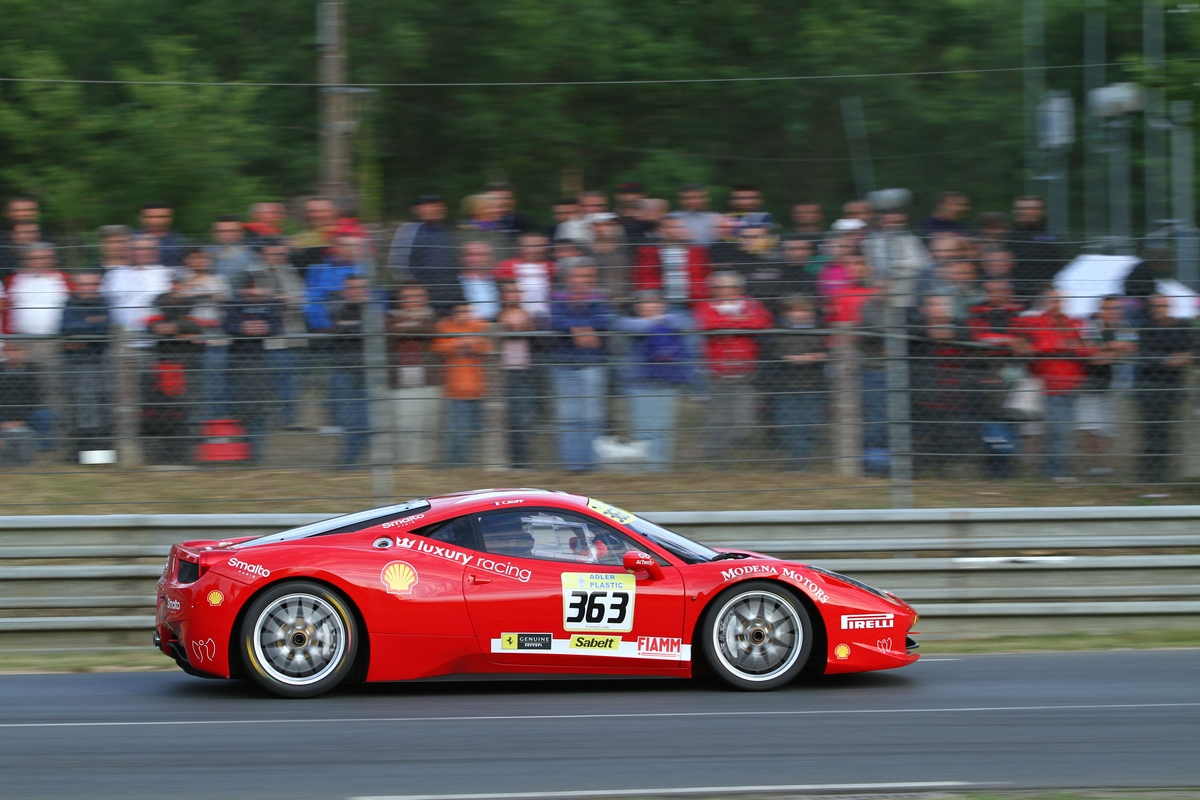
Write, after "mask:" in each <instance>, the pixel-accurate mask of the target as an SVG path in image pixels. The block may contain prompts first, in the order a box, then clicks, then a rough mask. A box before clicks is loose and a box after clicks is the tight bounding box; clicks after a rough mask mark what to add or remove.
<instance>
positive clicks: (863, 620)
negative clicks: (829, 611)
mask: <svg viewBox="0 0 1200 800" xmlns="http://www.w3.org/2000/svg"><path fill="white" fill-rule="evenodd" d="M894 627H896V615H895V614H842V630H844V631H853V630H862V629H865V628H894Z"/></svg>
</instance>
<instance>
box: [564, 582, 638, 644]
mask: <svg viewBox="0 0 1200 800" xmlns="http://www.w3.org/2000/svg"><path fill="white" fill-rule="evenodd" d="M562 593H563V630H566V631H620V632H628V631H631V630H633V607H634V601H635V600H636V599H637V596H636V595H637V579H636V578H634V577H633V576H632V575H630V574H628V573H624V572H622V573H610V572H564V573H563V574H562ZM618 638H620V637H618Z"/></svg>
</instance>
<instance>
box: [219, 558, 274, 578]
mask: <svg viewBox="0 0 1200 800" xmlns="http://www.w3.org/2000/svg"><path fill="white" fill-rule="evenodd" d="M228 563H229V566H231V567H233V568H234V569H236V570H237V571H238V572H241V573H242V574H243V575H252V576H254V577H256V578H269V577H271V570H269V569H267V568H266V567H263V566H262V565H260V564H248V563H246V562H245V561H242V560H241V559H239V558H238V557H237V556H234V557H233V558H231V559H229V562H228Z"/></svg>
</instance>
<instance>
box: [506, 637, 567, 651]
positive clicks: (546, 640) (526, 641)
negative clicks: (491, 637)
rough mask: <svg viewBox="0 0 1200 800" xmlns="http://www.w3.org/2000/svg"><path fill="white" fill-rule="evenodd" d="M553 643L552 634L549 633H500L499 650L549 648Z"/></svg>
mask: <svg viewBox="0 0 1200 800" xmlns="http://www.w3.org/2000/svg"><path fill="white" fill-rule="evenodd" d="M553 644H554V635H553V634H549V633H502V634H500V649H501V650H549V649H550V648H551V647H552V646H553Z"/></svg>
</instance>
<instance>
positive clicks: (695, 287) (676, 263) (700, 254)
mask: <svg viewBox="0 0 1200 800" xmlns="http://www.w3.org/2000/svg"><path fill="white" fill-rule="evenodd" d="M661 234H662V241H661V242H660V243H657V244H648V245H643V246H642V247H639V248H638V249H637V260H636V261H635V263H634V267H633V273H632V277H633V287H634V289H635V290H637V291H639V292H644V291H647V290H654V291H657V292H659V293H660V294H661V296H662V301H663V302H664V303H666V304H667V308H668V310H670V311H671V312H673V313H680V312H682V313H687V312H688V311H690V309H691V306H692V304H694V303H696V302H698V301H700V300H704V299H706V298H707V297H708V275H709V272H710V269H711V267H710V264H709V261H708V251H707V250H706V249H705V247H704V246H703V245H699V244H693V243H692V242H691V240H690V235H689V232H688V228H687V226H686V225H685V223H684V221H683V220H682V219H680V218H679V217H676V216H668V217H665V218H664V219H663V221H662V226H661Z"/></svg>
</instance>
